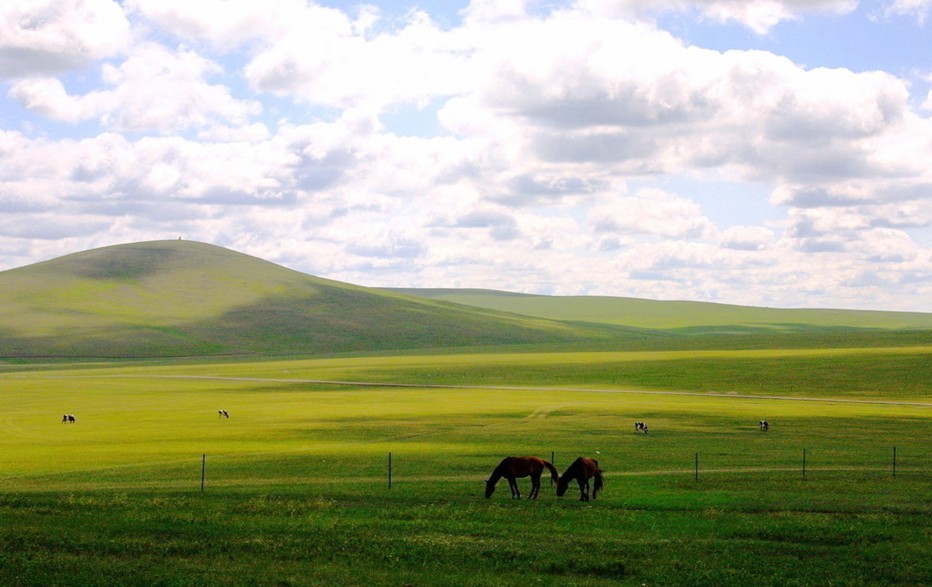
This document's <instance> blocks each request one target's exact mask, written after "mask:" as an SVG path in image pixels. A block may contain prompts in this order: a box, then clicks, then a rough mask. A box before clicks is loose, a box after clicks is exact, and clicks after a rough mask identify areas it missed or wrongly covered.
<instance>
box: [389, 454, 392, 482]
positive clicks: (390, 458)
mask: <svg viewBox="0 0 932 587" xmlns="http://www.w3.org/2000/svg"><path fill="white" fill-rule="evenodd" d="M388 488H389V489H391V488H392V453H391V452H389V453H388Z"/></svg>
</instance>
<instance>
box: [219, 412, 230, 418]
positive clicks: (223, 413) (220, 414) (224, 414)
mask: <svg viewBox="0 0 932 587" xmlns="http://www.w3.org/2000/svg"><path fill="white" fill-rule="evenodd" d="M217 417H218V418H229V417H230V413H229V412H227V411H226V410H217Z"/></svg>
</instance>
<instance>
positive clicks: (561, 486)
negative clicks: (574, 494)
mask: <svg viewBox="0 0 932 587" xmlns="http://www.w3.org/2000/svg"><path fill="white" fill-rule="evenodd" d="M569 486H570V480H569V479H567V478H566V477H560V479H559V480H558V481H557V497H563V495H564V494H565V493H566V488H567V487H569Z"/></svg>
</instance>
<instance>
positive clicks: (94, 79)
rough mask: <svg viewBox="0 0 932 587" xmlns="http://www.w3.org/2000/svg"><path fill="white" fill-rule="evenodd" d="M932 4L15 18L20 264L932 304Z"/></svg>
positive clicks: (272, 2)
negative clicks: (94, 255)
mask: <svg viewBox="0 0 932 587" xmlns="http://www.w3.org/2000/svg"><path fill="white" fill-rule="evenodd" d="M930 16H932V0H875V1H872V2H858V1H856V0H659V1H647V0H566V1H559V2H558V1H544V0H541V1H534V0H471V1H461V2H440V1H421V2H387V1H385V2H371V3H355V2H335V1H327V2H310V1H308V0H269V1H267V2H262V3H258V2H254V1H252V0H199V2H197V3H191V2H188V1H187V0H124V1H122V2H114V1H113V0H55V1H51V0H45V1H42V0H38V1H36V0H30V1H26V0H14V1H12V2H6V3H4V4H3V6H2V7H0V84H2V92H0V210H2V212H3V214H2V215H0V270H2V269H9V268H14V267H19V266H22V265H26V264H29V263H33V262H37V261H41V260H44V259H48V258H52V257H56V256H59V255H63V254H67V253H71V252H75V251H80V250H85V249H89V248H94V247H98V246H105V245H111V244H118V243H124V242H137V241H144V240H156V239H166V238H178V237H179V236H181V237H184V238H188V239H191V240H200V241H205V242H210V243H214V244H217V245H220V246H225V247H229V248H232V249H235V250H238V251H242V252H246V253H249V254H253V255H256V256H258V257H262V258H265V259H268V260H270V261H273V262H277V263H281V264H283V265H286V266H289V267H292V268H294V269H297V270H300V271H304V272H307V273H310V274H314V275H320V276H323V277H328V278H332V279H338V280H343V281H348V282H351V283H356V284H360V285H367V286H406V287H477V288H492V289H505V290H510V291H520V292H528V293H547V294H558V295H571V294H573V295H576V294H586V295H615V296H634V297H644V298H651V299H689V300H703V301H714V302H723V303H735V304H747V305H759V306H777V307H836V308H865V309H885V310H903V311H922V312H929V311H932V302H930V301H929V300H932V228H930V227H932V169H930V167H929V165H928V163H927V162H928V161H929V160H932V61H930V60H932V35H930V34H929V32H930V31H929V27H930V26H932V24H929V23H928V19H929V17H930Z"/></svg>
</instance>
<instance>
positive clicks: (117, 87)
mask: <svg viewBox="0 0 932 587" xmlns="http://www.w3.org/2000/svg"><path fill="white" fill-rule="evenodd" d="M220 71H221V70H220V68H219V66H217V65H216V64H214V63H212V62H210V61H208V60H206V59H204V58H202V57H200V56H199V55H197V54H196V53H194V52H192V51H189V50H185V49H180V50H178V51H175V52H172V51H170V50H168V49H166V48H165V47H163V46H161V45H157V44H154V43H147V44H142V45H139V46H137V47H136V48H135V49H134V50H133V53H132V54H131V55H130V56H129V57H128V58H127V59H126V60H125V61H124V62H123V63H121V64H120V65H119V66H114V65H109V64H107V65H104V66H103V72H102V77H103V81H104V82H105V83H106V84H108V85H110V86H112V87H113V89H110V90H99V91H93V92H89V93H87V94H85V95H79V96H72V95H69V94H68V93H67V92H66V90H65V88H64V86H63V85H62V83H61V82H60V81H58V80H57V79H54V78H25V79H22V80H19V81H17V82H15V83H14V84H13V86H12V88H11V90H10V95H11V96H12V97H14V98H15V99H16V100H18V101H19V102H21V103H22V104H23V106H24V107H25V108H27V109H30V110H33V111H35V112H38V113H41V114H43V115H45V116H47V117H49V118H52V119H55V120H63V121H67V122H77V121H81V120H89V119H98V120H99V122H100V124H101V125H102V126H103V127H105V128H108V129H114V130H124V131H141V130H148V131H156V132H161V133H169V132H176V131H179V130H184V129H186V128H188V127H192V126H193V127H203V126H207V125H210V124H214V123H217V122H229V123H233V124H242V123H245V122H247V121H248V120H249V118H250V117H252V116H255V115H256V114H258V113H259V112H260V111H261V105H260V104H259V103H258V102H257V101H253V100H237V99H235V98H234V97H233V96H232V95H231V94H230V91H229V89H228V88H227V87H225V86H222V85H212V84H209V83H208V82H207V81H206V78H207V77H209V76H210V75H213V74H218V73H220Z"/></svg>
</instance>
